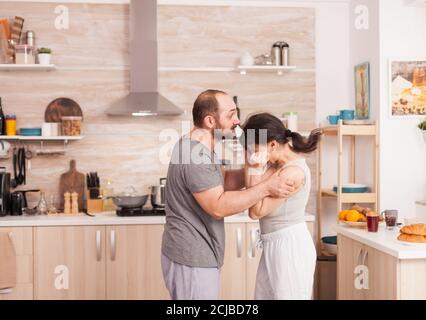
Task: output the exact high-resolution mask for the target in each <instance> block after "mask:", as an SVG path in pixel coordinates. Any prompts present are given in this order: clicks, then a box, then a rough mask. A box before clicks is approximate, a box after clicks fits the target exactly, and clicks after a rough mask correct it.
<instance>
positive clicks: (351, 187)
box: [333, 184, 368, 193]
mask: <svg viewBox="0 0 426 320" xmlns="http://www.w3.org/2000/svg"><path fill="white" fill-rule="evenodd" d="M333 191H334V192H337V186H334V187H333ZM365 192H368V187H367V186H364V185H361V184H347V185H343V186H342V193H365Z"/></svg>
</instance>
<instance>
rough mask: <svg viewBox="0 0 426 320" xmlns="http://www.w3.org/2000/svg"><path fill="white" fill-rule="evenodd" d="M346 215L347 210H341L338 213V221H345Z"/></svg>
mask: <svg viewBox="0 0 426 320" xmlns="http://www.w3.org/2000/svg"><path fill="white" fill-rule="evenodd" d="M347 213H348V210H342V211H340V212H339V220H346V214H347Z"/></svg>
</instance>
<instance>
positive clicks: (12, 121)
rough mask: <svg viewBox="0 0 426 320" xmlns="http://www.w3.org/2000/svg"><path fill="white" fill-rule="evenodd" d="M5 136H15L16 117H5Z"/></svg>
mask: <svg viewBox="0 0 426 320" xmlns="http://www.w3.org/2000/svg"><path fill="white" fill-rule="evenodd" d="M6 135H7V136H16V115H14V114H9V115H6Z"/></svg>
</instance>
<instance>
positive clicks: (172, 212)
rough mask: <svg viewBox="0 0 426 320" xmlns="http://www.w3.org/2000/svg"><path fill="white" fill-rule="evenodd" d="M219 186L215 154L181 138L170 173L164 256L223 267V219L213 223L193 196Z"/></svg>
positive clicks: (202, 265)
mask: <svg viewBox="0 0 426 320" xmlns="http://www.w3.org/2000/svg"><path fill="white" fill-rule="evenodd" d="M219 185H223V177H222V172H221V166H220V163H219V161H218V160H217V157H216V155H215V154H214V152H212V151H210V150H209V149H208V148H207V147H206V146H204V145H203V144H202V143H200V142H198V141H195V140H191V139H189V138H188V137H182V138H181V139H180V140H179V141H178V142H177V143H176V145H175V147H174V149H173V152H172V158H171V161H170V164H169V170H168V173H167V184H166V224H165V227H164V233H163V243H162V253H163V254H164V255H165V256H167V257H168V258H169V259H170V260H172V261H174V262H177V263H180V264H183V265H186V266H190V267H200V268H210V267H217V268H220V267H221V266H222V265H223V257H224V250H225V227H224V222H223V219H221V220H215V219H213V217H211V216H210V215H209V214H208V213H207V212H205V211H204V210H203V209H202V208H201V207H200V205H199V204H198V202H197V201H196V200H195V198H194V196H193V195H192V193H196V192H201V191H205V190H208V189H211V188H214V187H216V186H219Z"/></svg>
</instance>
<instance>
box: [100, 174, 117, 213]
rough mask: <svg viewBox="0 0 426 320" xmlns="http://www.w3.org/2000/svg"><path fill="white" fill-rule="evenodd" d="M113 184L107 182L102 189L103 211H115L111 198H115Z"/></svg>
mask: <svg viewBox="0 0 426 320" xmlns="http://www.w3.org/2000/svg"><path fill="white" fill-rule="evenodd" d="M113 192H114V190H113V188H112V182H111V181H110V180H107V182H106V185H105V186H104V187H103V188H102V200H103V211H114V210H115V206H114V203H113V201H112V199H111V198H110V197H112V196H113Z"/></svg>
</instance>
